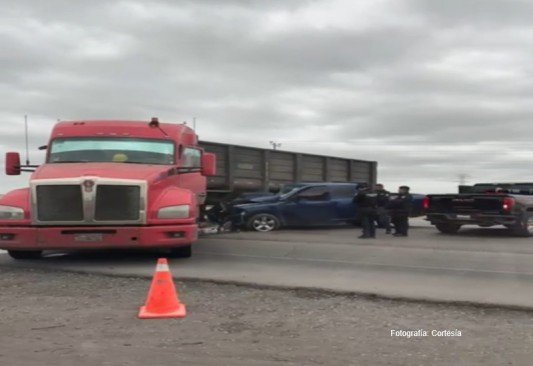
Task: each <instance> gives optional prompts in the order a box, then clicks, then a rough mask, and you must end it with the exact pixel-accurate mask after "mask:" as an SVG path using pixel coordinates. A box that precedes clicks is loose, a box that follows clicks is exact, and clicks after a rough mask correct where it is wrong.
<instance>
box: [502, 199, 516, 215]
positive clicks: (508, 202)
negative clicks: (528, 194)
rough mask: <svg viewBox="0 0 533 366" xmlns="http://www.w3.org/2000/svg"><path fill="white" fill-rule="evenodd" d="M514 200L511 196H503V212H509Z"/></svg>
mask: <svg viewBox="0 0 533 366" xmlns="http://www.w3.org/2000/svg"><path fill="white" fill-rule="evenodd" d="M514 205H515V200H514V198H511V197H505V198H504V199H503V204H502V208H503V211H504V212H511V211H512V210H513V208H514Z"/></svg>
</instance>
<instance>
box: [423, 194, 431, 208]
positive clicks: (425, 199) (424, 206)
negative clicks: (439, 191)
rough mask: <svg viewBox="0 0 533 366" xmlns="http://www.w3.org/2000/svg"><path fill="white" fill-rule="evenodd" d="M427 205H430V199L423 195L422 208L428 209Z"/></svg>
mask: <svg viewBox="0 0 533 366" xmlns="http://www.w3.org/2000/svg"><path fill="white" fill-rule="evenodd" d="M429 207H430V200H429V197H427V196H426V197H424V200H423V201H422V208H423V209H424V210H429Z"/></svg>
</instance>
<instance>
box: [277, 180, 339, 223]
mask: <svg viewBox="0 0 533 366" xmlns="http://www.w3.org/2000/svg"><path fill="white" fill-rule="evenodd" d="M280 209H281V214H282V215H283V217H284V219H285V221H286V222H287V224H288V225H291V226H309V225H329V224H331V223H332V222H333V219H334V218H335V202H334V201H333V200H332V199H331V192H330V191H329V189H328V188H327V187H326V186H318V187H309V188H307V189H303V190H301V191H300V192H298V193H297V194H295V195H294V196H292V197H291V198H290V199H288V200H287V201H286V202H284V203H283V204H282V205H281V207H280Z"/></svg>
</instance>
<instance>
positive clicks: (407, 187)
mask: <svg viewBox="0 0 533 366" xmlns="http://www.w3.org/2000/svg"><path fill="white" fill-rule="evenodd" d="M400 189H406V190H410V189H411V188H409V186H400Z"/></svg>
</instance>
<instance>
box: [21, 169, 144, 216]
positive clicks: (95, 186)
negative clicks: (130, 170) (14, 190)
mask: <svg viewBox="0 0 533 366" xmlns="http://www.w3.org/2000/svg"><path fill="white" fill-rule="evenodd" d="M30 185H31V192H32V193H31V194H32V212H33V215H32V217H33V223H34V224H35V225H102V224H106V225H124V224H133V225H135V224H145V223H146V199H147V189H148V188H147V187H148V186H147V183H146V181H143V180H132V179H111V178H100V177H89V176H87V177H80V178H68V179H42V180H39V179H37V180H33V181H31V183H30Z"/></svg>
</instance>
